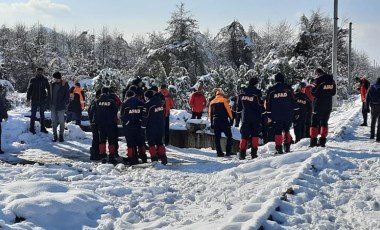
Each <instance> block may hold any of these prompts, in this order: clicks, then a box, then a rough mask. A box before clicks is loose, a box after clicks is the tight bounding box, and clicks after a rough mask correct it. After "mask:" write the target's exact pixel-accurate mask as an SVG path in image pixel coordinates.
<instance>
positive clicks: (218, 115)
mask: <svg viewBox="0 0 380 230" xmlns="http://www.w3.org/2000/svg"><path fill="white" fill-rule="evenodd" d="M215 91H216V93H215V94H216V95H215V98H214V99H213V100H212V101H211V102H210V105H209V110H208V112H209V118H210V122H211V128H212V129H214V133H215V148H216V155H217V156H218V157H223V156H224V153H223V151H222V147H221V145H220V139H221V137H222V133H224V135H225V136H226V137H227V144H226V156H230V155H232V132H231V126H232V124H233V116H232V110H231V107H230V105H229V104H228V101H227V99H226V98H225V97H224V92H223V90H222V89H220V88H218V89H216V90H215Z"/></svg>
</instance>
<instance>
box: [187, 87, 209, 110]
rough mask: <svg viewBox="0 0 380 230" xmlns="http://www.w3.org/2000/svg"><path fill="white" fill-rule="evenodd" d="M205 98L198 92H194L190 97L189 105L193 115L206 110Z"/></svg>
mask: <svg viewBox="0 0 380 230" xmlns="http://www.w3.org/2000/svg"><path fill="white" fill-rule="evenodd" d="M206 104H207V101H206V97H205V96H204V95H203V94H202V93H200V92H194V93H192V94H191V95H190V100H189V105H190V107H191V111H192V112H194V113H202V112H203V110H204V109H205V108H206Z"/></svg>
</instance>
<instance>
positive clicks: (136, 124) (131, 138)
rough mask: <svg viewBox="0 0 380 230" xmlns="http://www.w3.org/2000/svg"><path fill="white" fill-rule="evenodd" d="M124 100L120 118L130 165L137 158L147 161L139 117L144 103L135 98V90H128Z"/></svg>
mask: <svg viewBox="0 0 380 230" xmlns="http://www.w3.org/2000/svg"><path fill="white" fill-rule="evenodd" d="M125 96H126V100H125V101H124V102H123V104H122V105H121V111H120V119H121V120H122V122H123V129H124V134H125V139H126V141H127V146H128V149H127V156H128V163H129V164H130V165H134V164H138V158H140V159H141V160H142V162H143V163H146V162H147V156H146V150H145V137H144V135H143V134H142V130H141V119H142V111H143V107H144V103H143V102H142V101H140V100H139V99H137V97H136V94H135V92H133V91H131V90H128V91H127V92H126V94H125Z"/></svg>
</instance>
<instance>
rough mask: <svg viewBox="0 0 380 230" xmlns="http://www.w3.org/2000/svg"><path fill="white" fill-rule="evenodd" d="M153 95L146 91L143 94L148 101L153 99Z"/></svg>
mask: <svg viewBox="0 0 380 230" xmlns="http://www.w3.org/2000/svg"><path fill="white" fill-rule="evenodd" d="M153 95H154V93H153V91H152V90H148V91H146V92H145V94H144V96H145V97H146V98H148V99H151V98H152V97H153Z"/></svg>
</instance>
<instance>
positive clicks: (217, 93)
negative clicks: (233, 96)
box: [215, 88, 224, 95]
mask: <svg viewBox="0 0 380 230" xmlns="http://www.w3.org/2000/svg"><path fill="white" fill-rule="evenodd" d="M215 94H216V95H224V91H223V90H222V89H221V88H217V89H216V92H215Z"/></svg>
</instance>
